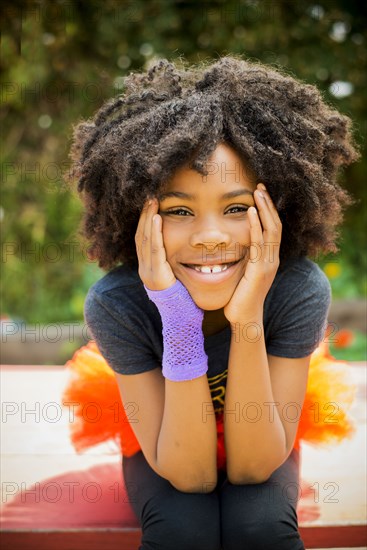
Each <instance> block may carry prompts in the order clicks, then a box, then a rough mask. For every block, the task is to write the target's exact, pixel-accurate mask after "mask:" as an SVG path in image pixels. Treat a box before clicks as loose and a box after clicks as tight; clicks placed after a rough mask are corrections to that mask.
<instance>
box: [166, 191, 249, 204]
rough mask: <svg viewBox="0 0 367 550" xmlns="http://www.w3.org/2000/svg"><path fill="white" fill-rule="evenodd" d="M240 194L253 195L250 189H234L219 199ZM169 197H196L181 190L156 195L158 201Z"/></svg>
mask: <svg viewBox="0 0 367 550" xmlns="http://www.w3.org/2000/svg"><path fill="white" fill-rule="evenodd" d="M240 195H250V196H251V197H253V196H254V194H253V193H252V191H248V190H247V189H236V190H235V191H230V192H229V193H224V195H222V196H221V199H233V198H234V197H239V196H240ZM170 197H175V198H176V199H188V200H194V199H196V195H188V194H187V193H182V192H181V191H170V192H168V193H162V194H161V195H159V196H158V199H159V200H160V201H164V200H165V199H168V198H170Z"/></svg>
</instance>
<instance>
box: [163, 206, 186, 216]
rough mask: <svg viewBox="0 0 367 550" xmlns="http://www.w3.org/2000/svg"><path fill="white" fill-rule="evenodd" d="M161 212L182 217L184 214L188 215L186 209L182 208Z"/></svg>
mask: <svg viewBox="0 0 367 550" xmlns="http://www.w3.org/2000/svg"><path fill="white" fill-rule="evenodd" d="M162 214H166V215H170V214H172V215H173V216H181V217H184V216H186V215H188V216H190V215H191V214H190V212H188V211H187V210H184V209H183V208H175V209H174V210H165V211H163V212H162Z"/></svg>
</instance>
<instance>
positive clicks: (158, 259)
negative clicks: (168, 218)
mask: <svg viewBox="0 0 367 550" xmlns="http://www.w3.org/2000/svg"><path fill="white" fill-rule="evenodd" d="M151 258H152V259H151V261H152V270H153V273H157V274H158V273H159V272H160V270H161V269H162V266H163V265H164V264H165V262H166V261H167V257H166V249H165V248H164V243H163V234H162V218H161V216H160V215H159V214H154V215H153V218H152V249H151Z"/></svg>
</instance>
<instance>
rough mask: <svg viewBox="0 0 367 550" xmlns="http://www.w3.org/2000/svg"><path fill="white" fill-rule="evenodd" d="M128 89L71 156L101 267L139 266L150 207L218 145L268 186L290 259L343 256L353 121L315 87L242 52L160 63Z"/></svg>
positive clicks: (84, 126) (88, 127)
mask: <svg viewBox="0 0 367 550" xmlns="http://www.w3.org/2000/svg"><path fill="white" fill-rule="evenodd" d="M124 84H125V89H124V93H123V94H122V95H120V96H118V97H115V98H114V99H112V100H111V101H109V102H107V103H106V104H105V105H104V106H103V107H102V108H101V109H100V110H99V111H98V112H97V114H96V116H95V118H94V119H93V120H91V121H86V122H81V123H79V124H78V125H77V126H76V128H75V131H74V142H73V145H72V149H71V158H72V160H73V165H72V172H71V180H72V181H75V179H76V180H77V181H78V191H79V192H80V193H81V195H82V198H83V201H84V204H85V214H84V219H83V224H82V233H83V235H84V237H86V238H87V240H88V241H89V243H90V245H91V246H90V254H91V256H92V257H93V258H94V259H97V260H98V262H99V266H100V267H102V268H104V269H106V270H108V269H110V268H112V267H114V266H116V265H117V264H118V263H120V262H122V263H127V264H131V265H137V256H136V249H135V241H134V236H135V232H136V227H137V223H138V219H139V215H140V212H141V209H142V207H143V203H144V202H145V200H146V198H147V197H149V196H156V195H157V191H158V189H159V188H161V187H162V186H163V184H164V182H167V181H169V179H170V177H171V176H172V175H173V173H174V171H175V170H176V169H177V168H179V167H182V166H188V167H190V168H192V169H194V170H196V171H198V172H199V173H200V174H202V175H207V171H206V168H205V166H206V163H207V160H208V158H209V157H210V155H211V153H212V152H213V151H214V150H215V149H216V147H217V145H218V144H219V143H221V142H222V143H223V142H224V143H227V144H228V145H229V146H231V147H232V148H233V149H235V150H236V152H237V153H238V154H239V156H240V157H241V158H242V159H243V161H244V163H245V165H246V166H248V167H249V168H250V170H251V171H253V173H254V174H255V176H256V179H257V181H258V182H263V183H265V185H266V186H267V188H268V190H269V193H270V195H271V197H272V199H273V201H274V203H275V205H276V207H277V209H278V212H279V215H280V218H281V220H282V224H283V237H282V243H281V249H280V260H281V262H283V261H284V260H286V259H288V258H290V257H298V256H304V255H309V256H315V255H316V254H319V253H327V252H335V251H336V250H337V246H336V238H337V235H338V234H337V226H338V225H339V224H340V222H341V221H342V214H343V209H344V207H345V206H347V205H348V204H350V203H351V202H352V199H351V197H350V195H349V194H348V193H347V192H346V190H344V189H342V188H341V187H340V185H339V184H338V183H337V176H338V173H339V169H340V168H341V167H343V166H347V165H349V164H350V163H352V162H353V161H355V160H356V159H357V158H358V156H359V155H358V151H357V147H356V145H355V143H354V140H353V137H352V134H351V121H350V119H349V118H348V117H347V116H344V115H341V114H340V113H339V112H337V111H336V110H335V109H333V108H332V107H330V106H329V105H327V104H326V102H325V101H324V100H323V98H322V96H321V94H320V92H319V91H318V89H317V88H316V87H315V86H312V85H307V84H304V83H302V82H299V81H298V80H296V79H295V78H293V77H292V76H289V75H287V74H281V73H280V72H279V70H275V69H274V68H272V67H269V66H266V65H263V64H261V63H257V62H249V61H246V60H243V59H241V58H239V57H237V56H234V55H231V56H224V57H222V58H220V59H219V60H216V61H211V62H208V61H206V62H201V63H199V64H198V65H189V64H188V63H187V62H185V61H182V59H181V60H179V61H177V62H175V63H172V62H169V61H167V60H166V59H162V60H160V61H158V62H156V63H155V64H154V65H153V66H152V67H151V68H150V69H149V70H147V71H144V72H140V73H131V74H130V75H129V76H127V77H126V78H125V83H124Z"/></svg>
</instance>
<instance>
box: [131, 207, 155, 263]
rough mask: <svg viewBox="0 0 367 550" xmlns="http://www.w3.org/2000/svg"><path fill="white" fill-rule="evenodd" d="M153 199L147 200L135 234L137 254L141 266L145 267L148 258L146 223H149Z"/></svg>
mask: <svg viewBox="0 0 367 550" xmlns="http://www.w3.org/2000/svg"><path fill="white" fill-rule="evenodd" d="M150 200H151V199H147V200H146V201H145V203H144V206H143V209H142V211H141V214H140V218H139V222H138V226H137V229H136V233H135V245H136V252H137V256H138V260H139V265H141V266H142V265H143V263H144V260H145V258H146V251H145V249H146V246H145V245H146V229H145V228H146V221H147V215H148V211H149V208H150V206H151V203H150Z"/></svg>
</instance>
